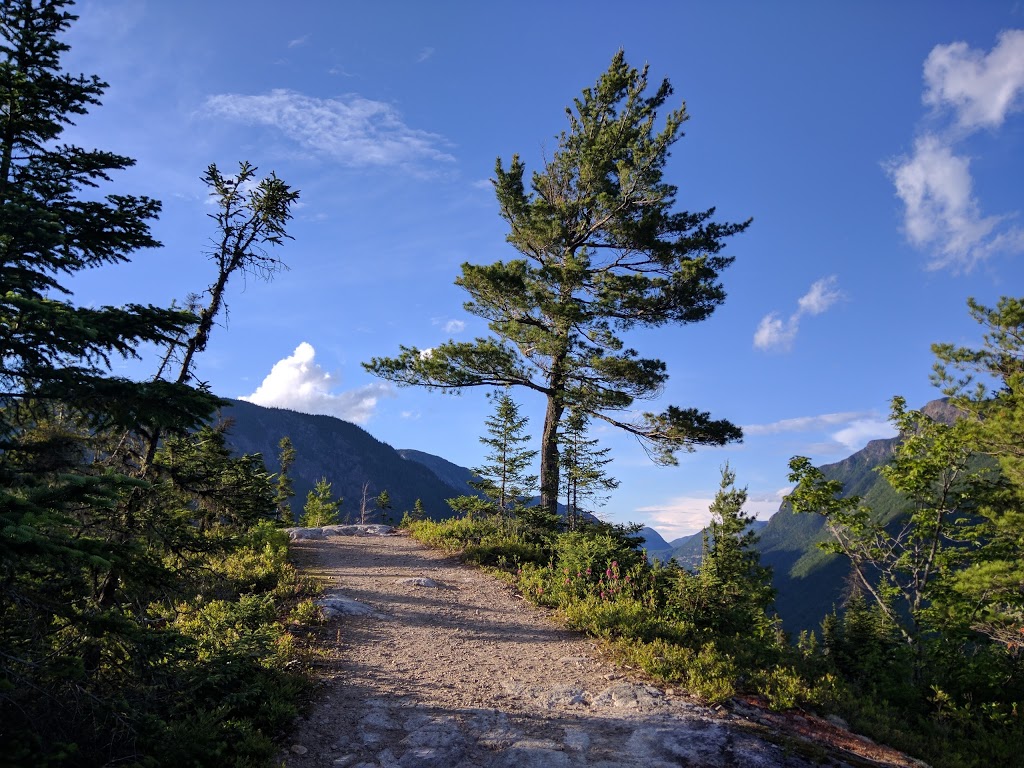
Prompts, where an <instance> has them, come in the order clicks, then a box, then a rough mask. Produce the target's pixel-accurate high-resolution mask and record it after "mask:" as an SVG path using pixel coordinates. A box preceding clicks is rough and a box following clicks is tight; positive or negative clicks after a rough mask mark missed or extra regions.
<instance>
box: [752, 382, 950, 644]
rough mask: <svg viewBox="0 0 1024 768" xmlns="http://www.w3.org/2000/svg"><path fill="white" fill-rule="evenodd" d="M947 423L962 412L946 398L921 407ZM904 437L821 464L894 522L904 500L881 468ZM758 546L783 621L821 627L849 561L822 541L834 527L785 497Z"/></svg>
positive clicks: (796, 627) (794, 627) (793, 627)
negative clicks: (823, 547)
mask: <svg viewBox="0 0 1024 768" xmlns="http://www.w3.org/2000/svg"><path fill="white" fill-rule="evenodd" d="M921 410H922V411H923V412H924V413H926V414H927V415H928V416H930V417H932V418H933V419H936V420H937V421H942V422H945V423H952V421H953V420H954V419H955V418H956V411H955V409H954V408H953V407H952V406H950V405H949V404H948V403H947V402H946V400H944V399H943V400H933V401H932V402H930V403H928V404H927V405H925V406H924V408H922V409H921ZM898 442H899V438H895V437H893V438H888V439H884V440H872V441H871V442H869V443H868V444H867V445H866V446H865V447H864V448H862V449H861V450H859V451H857V452H856V453H854V454H852V455H850V456H848V457H847V458H845V459H843V460H842V461H837V462H835V463H833V464H826V465H824V466H822V467H820V469H821V471H822V473H823V474H824V475H825V477H826V478H828V479H829V480H839V481H840V482H842V483H843V487H844V491H845V494H846V495H848V496H850V495H857V496H860V497H862V499H863V501H864V503H865V504H866V505H867V506H869V507H871V509H873V510H874V511H875V514H876V515H877V517H878V518H879V519H880V520H882V521H883V522H888V521H890V520H892V519H894V518H895V517H897V516H898V515H899V514H900V513H901V507H900V500H899V498H898V497H897V495H896V493H895V492H894V491H893V490H892V488H891V487H890V485H889V484H888V482H886V481H885V479H884V478H883V477H882V476H881V475H880V474H879V473H878V472H877V469H878V468H879V467H881V466H884V465H885V464H886V463H887V462H888V461H889V460H890V459H891V458H892V456H893V451H894V449H895V448H896V445H897V444H898ZM760 535H761V538H760V541H759V542H758V545H757V547H758V550H759V551H760V553H761V562H762V563H763V564H764V565H768V566H771V568H772V570H773V580H772V583H773V586H774V587H775V589H776V591H777V593H776V598H775V610H776V611H777V612H778V614H779V616H781V617H782V621H783V626H784V628H785V629H786V631H787V632H790V633H792V634H793V635H794V636H795V635H796V634H797V633H798V632H799V631H800V630H803V629H816V628H817V627H818V626H819V624H820V623H821V619H822V617H824V615H825V614H826V613H828V612H830V611H831V610H832V606H833V605H839V604H841V603H842V599H843V593H844V589H845V585H846V579H847V576H848V574H849V565H848V562H847V560H846V559H845V558H844V557H841V556H839V555H834V554H829V553H826V552H823V551H822V550H821V549H819V548H818V543H819V542H822V541H826V540H827V539H828V538H829V533H828V531H827V530H826V528H825V521H824V519H823V518H822V517H820V516H818V515H810V514H804V515H796V514H794V513H793V511H792V510H791V509H790V507H789V504H787V503H785V502H784V503H783V504H782V505H781V506H780V508H779V511H778V512H776V513H775V514H774V515H773V516H772V517H771V519H770V520H769V521H768V524H767V525H766V526H765V528H764V529H763V530H762V531H761V534H760Z"/></svg>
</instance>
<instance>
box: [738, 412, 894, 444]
mask: <svg viewBox="0 0 1024 768" xmlns="http://www.w3.org/2000/svg"><path fill="white" fill-rule="evenodd" d="M784 433H788V434H802V435H810V436H811V439H812V440H814V442H813V445H812V446H809V447H808V448H807V449H805V452H806V453H808V454H812V453H829V454H834V453H839V452H842V451H845V452H846V453H853V452H854V451H858V450H860V449H861V448H863V447H864V446H865V445H866V444H867V442H868V441H869V440H877V439H879V438H883V437H895V435H896V430H895V429H893V427H892V425H891V424H890V423H889V422H888V420H886V419H885V418H884V417H883V416H881V415H879V414H878V412H877V411H844V412H840V413H822V414H818V415H815V416H797V417H794V418H792V419H780V420H779V421H773V422H770V423H768V424H744V425H743V435H744V436H745V437H748V438H749V437H758V436H763V437H767V436H772V435H780V434H784Z"/></svg>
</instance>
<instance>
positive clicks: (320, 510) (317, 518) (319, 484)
mask: <svg viewBox="0 0 1024 768" xmlns="http://www.w3.org/2000/svg"><path fill="white" fill-rule="evenodd" d="M343 501H344V500H343V499H333V498H332V497H331V484H330V483H329V482H327V478H326V477H321V478H320V479H319V480H317V481H316V485H315V486H314V487H313V490H312V491H310V492H309V493H308V494H306V506H305V507H304V508H303V511H302V520H301V521H300V524H301V525H302V526H304V527H306V528H319V527H320V526H323V525H335V524H336V523H337V522H338V510H340V509H341V505H342V502H343Z"/></svg>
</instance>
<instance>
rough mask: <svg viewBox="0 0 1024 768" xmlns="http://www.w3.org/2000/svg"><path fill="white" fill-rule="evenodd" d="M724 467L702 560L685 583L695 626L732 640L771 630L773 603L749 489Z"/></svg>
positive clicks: (705, 534)
mask: <svg viewBox="0 0 1024 768" xmlns="http://www.w3.org/2000/svg"><path fill="white" fill-rule="evenodd" d="M735 483H736V475H735V473H734V472H733V471H732V470H731V469H729V467H728V465H726V466H725V467H724V468H723V469H722V481H721V485H720V487H719V489H718V493H717V494H716V495H715V500H714V502H712V504H711V507H710V512H711V521H710V522H709V523H708V526H707V528H706V530H705V533H704V557H703V559H702V560H701V564H700V566H699V568H698V569H697V572H696V574H695V575H694V576H693V577H692V578H685V579H684V580H683V582H682V584H683V591H684V596H683V599H684V602H688V603H689V608H690V611H691V614H692V617H693V621H694V623H696V624H697V625H698V626H701V627H704V628H709V629H713V630H715V632H717V633H719V634H722V635H725V636H732V635H735V634H737V633H749V634H751V635H754V636H757V635H758V634H763V633H764V631H765V630H766V629H767V628H768V627H769V626H770V625H771V621H770V619H769V618H768V615H767V610H768V608H769V606H771V603H772V601H773V600H774V599H775V592H774V590H773V589H772V575H771V569H770V568H767V567H765V566H762V565H761V561H760V553H759V552H758V551H757V548H756V544H757V534H756V533H754V531H753V530H752V529H751V527H750V526H751V523H753V522H754V518H753V517H752V516H749V515H747V514H744V512H743V505H744V504H745V503H746V501H747V491H746V489H745V488H737V487H736V485H735Z"/></svg>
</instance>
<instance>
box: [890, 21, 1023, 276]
mask: <svg viewBox="0 0 1024 768" xmlns="http://www.w3.org/2000/svg"><path fill="white" fill-rule="evenodd" d="M924 81H925V91H924V95H923V97H922V99H923V101H924V103H925V104H926V105H927V106H930V107H932V109H933V111H934V112H935V116H936V117H937V118H939V119H940V120H942V119H945V121H946V125H945V127H944V128H942V127H941V126H940V130H933V131H927V132H924V133H922V134H921V135H919V136H918V137H917V138H916V139H915V141H914V149H913V152H912V153H910V155H909V156H907V155H904V156H901V157H898V158H896V159H895V160H892V161H889V162H888V163H886V164H885V169H886V171H887V173H888V174H889V177H890V178H891V179H892V182H893V185H894V186H895V188H896V195H897V197H899V199H900V201H901V202H902V203H903V206H904V221H903V229H904V233H905V234H906V237H907V239H908V240H909V241H910V243H911V244H912V245H914V246H915V247H918V248H921V249H924V250H928V251H931V252H932V255H931V258H930V259H929V261H928V265H927V266H928V268H929V269H943V268H950V269H952V270H953V271H955V272H960V271H964V272H966V271H970V270H971V269H972V268H973V267H975V266H976V265H977V264H978V263H979V262H981V261H984V260H985V259H987V258H989V257H990V256H991V255H992V254H995V253H1017V252H1021V251H1024V230H1021V228H1020V227H1017V226H1013V225H1011V224H1009V223H1008V222H1009V221H1010V220H1011V219H1012V218H1014V217H1015V216H1016V214H1008V215H996V216H993V215H985V214H983V213H982V208H981V203H980V201H979V200H978V198H977V197H976V196H975V193H974V183H973V179H972V177H971V171H970V159H969V158H968V157H966V156H964V155H962V154H957V152H956V151H955V148H956V145H957V143H958V142H960V141H962V140H963V139H965V138H966V137H968V136H969V135H971V134H972V133H974V132H976V131H978V130H980V129H982V128H987V129H989V130H991V131H993V133H994V132H995V130H996V129H998V128H999V127H1001V126H1002V124H1003V123H1004V122H1005V121H1006V119H1007V117H1008V116H1009V115H1010V114H1012V113H1014V112H1018V111H1020V110H1021V109H1022V107H1024V99H1022V95H1024V30H1019V29H1018V30H1009V31H1006V32H1003V33H1002V34H1001V35H1000V36H999V40H998V42H997V43H996V45H995V47H994V48H993V49H992V50H991V51H989V52H988V53H985V52H983V51H978V50H975V49H972V48H970V47H968V45H967V44H966V43H963V42H957V43H951V44H948V45H938V46H936V47H935V48H933V49H932V51H931V53H929V54H928V58H927V59H926V60H925V63H924Z"/></svg>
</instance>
